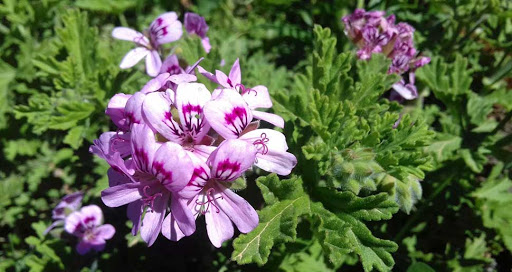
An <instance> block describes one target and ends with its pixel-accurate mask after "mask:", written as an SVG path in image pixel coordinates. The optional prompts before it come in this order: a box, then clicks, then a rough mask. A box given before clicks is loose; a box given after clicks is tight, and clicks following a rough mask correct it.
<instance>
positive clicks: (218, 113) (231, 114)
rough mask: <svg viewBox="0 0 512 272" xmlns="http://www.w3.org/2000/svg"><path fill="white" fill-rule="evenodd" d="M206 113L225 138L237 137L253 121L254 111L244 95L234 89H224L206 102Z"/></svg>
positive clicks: (214, 127)
mask: <svg viewBox="0 0 512 272" xmlns="http://www.w3.org/2000/svg"><path fill="white" fill-rule="evenodd" d="M203 111H204V114H205V117H206V120H207V121H208V123H209V124H210V126H211V127H212V128H213V129H214V130H215V131H216V132H217V133H219V134H220V135H221V136H222V137H224V138H225V139H236V138H238V137H239V136H240V135H242V132H243V131H244V129H245V128H246V127H247V125H249V123H250V122H251V121H252V117H253V116H252V112H251V110H250V109H249V107H247V103H245V101H244V100H243V98H242V96H241V95H240V94H239V93H238V92H236V91H235V90H233V89H223V90H222V91H221V92H220V94H219V95H218V96H217V97H216V98H215V100H211V101H209V102H207V103H206V105H205V106H204V109H203Z"/></svg>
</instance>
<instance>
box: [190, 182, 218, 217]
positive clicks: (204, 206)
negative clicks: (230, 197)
mask: <svg viewBox="0 0 512 272" xmlns="http://www.w3.org/2000/svg"><path fill="white" fill-rule="evenodd" d="M205 190H206V191H205ZM214 193H215V189H213V188H208V189H203V192H201V193H200V195H199V197H198V198H197V200H196V207H195V211H196V214H195V216H197V215H199V214H202V215H205V214H206V213H207V212H208V210H209V209H210V206H213V207H214V208H215V212H216V213H220V209H219V207H218V206H217V205H216V204H215V202H214V201H215V200H216V199H222V198H223V197H222V196H218V197H215V196H214Z"/></svg>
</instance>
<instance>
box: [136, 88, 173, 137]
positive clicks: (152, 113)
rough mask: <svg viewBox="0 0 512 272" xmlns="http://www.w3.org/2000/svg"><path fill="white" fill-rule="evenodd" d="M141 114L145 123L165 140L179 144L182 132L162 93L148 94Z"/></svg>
mask: <svg viewBox="0 0 512 272" xmlns="http://www.w3.org/2000/svg"><path fill="white" fill-rule="evenodd" d="M142 112H143V116H144V120H145V121H146V123H147V124H148V125H149V126H150V127H151V128H152V129H153V130H155V131H157V132H158V133H160V134H161V135H162V136H164V137H165V138H166V139H168V140H171V141H173V142H177V143H181V141H182V140H181V135H182V134H183V131H182V130H181V127H180V125H179V124H178V123H176V121H174V120H173V116H172V113H171V101H169V99H168V98H167V96H166V95H165V94H163V93H160V92H158V93H150V94H148V95H147V98H146V99H145V100H144V104H143V106H142Z"/></svg>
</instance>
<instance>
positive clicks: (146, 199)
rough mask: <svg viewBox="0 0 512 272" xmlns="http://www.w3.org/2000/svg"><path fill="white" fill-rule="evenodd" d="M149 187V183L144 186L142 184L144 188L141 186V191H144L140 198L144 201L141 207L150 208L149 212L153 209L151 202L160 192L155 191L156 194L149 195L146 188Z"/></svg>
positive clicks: (159, 195) (152, 202) (160, 194)
mask: <svg viewBox="0 0 512 272" xmlns="http://www.w3.org/2000/svg"><path fill="white" fill-rule="evenodd" d="M150 188H151V187H150V186H149V185H146V186H144V188H142V192H143V193H144V198H142V199H141V200H142V202H143V203H144V205H143V207H144V206H147V207H148V208H150V209H151V210H149V212H153V211H154V210H155V209H154V208H153V204H154V202H155V199H156V198H157V197H161V196H162V193H156V194H153V195H150V194H149V193H148V189H150Z"/></svg>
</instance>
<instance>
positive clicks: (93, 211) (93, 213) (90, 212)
mask: <svg viewBox="0 0 512 272" xmlns="http://www.w3.org/2000/svg"><path fill="white" fill-rule="evenodd" d="M80 215H81V216H82V223H83V224H84V226H86V227H89V228H92V227H96V226H99V225H101V222H102V221H103V212H101V209H100V207H98V206H96V205H88V206H84V207H82V208H81V209H80Z"/></svg>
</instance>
